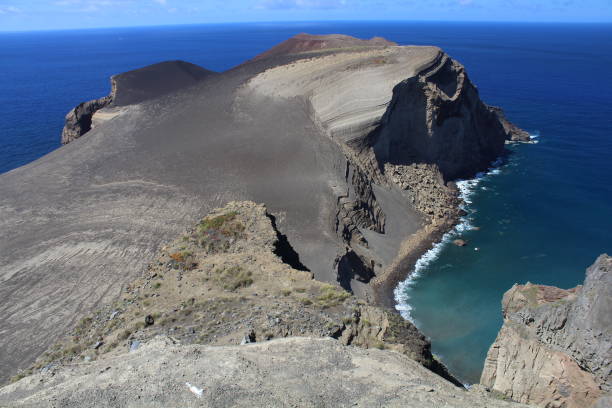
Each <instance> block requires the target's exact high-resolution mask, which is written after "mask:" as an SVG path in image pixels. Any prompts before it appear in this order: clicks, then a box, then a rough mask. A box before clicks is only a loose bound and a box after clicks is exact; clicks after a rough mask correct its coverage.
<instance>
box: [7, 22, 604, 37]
mask: <svg viewBox="0 0 612 408" xmlns="http://www.w3.org/2000/svg"><path fill="white" fill-rule="evenodd" d="M313 23H315V24H321V23H446V24H525V25H554V24H560V25H612V22H611V21H547V20H543V21H518V20H287V21H276V20H275V21H267V20H262V21H225V22H203V23H185V24H142V25H117V26H98V27H72V28H46V29H45V28H43V29H34V30H31V29H24V30H2V29H0V34H11V33H15V34H16V33H42V32H50V31H53V32H55V31H58V32H59V31H87V30H111V29H130V28H133V29H137V28H156V27H160V28H162V27H197V26H220V25H253V24H313Z"/></svg>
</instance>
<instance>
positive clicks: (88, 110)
mask: <svg viewBox="0 0 612 408" xmlns="http://www.w3.org/2000/svg"><path fill="white" fill-rule="evenodd" d="M114 88H115V87H114V84H113V90H114ZM113 97H114V91H113V92H111V94H110V95H108V96H105V97H104V98H100V99H94V100H93V101H89V102H83V103H81V104H79V105H78V106H77V107H75V108H74V109H72V110H71V111H70V112H68V114H67V115H66V123H65V125H64V129H63V130H62V140H61V141H62V144H63V145H65V144H68V143H70V142H72V141H73V140H75V139H78V138H79V137H81V136H83V135H84V134H85V133H87V132H89V131H90V130H91V125H92V120H93V115H94V114H95V113H96V112H97V111H99V110H100V109H103V108H106V107H107V106H110V104H111V103H112V102H113Z"/></svg>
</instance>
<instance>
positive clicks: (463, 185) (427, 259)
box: [393, 136, 538, 323]
mask: <svg viewBox="0 0 612 408" xmlns="http://www.w3.org/2000/svg"><path fill="white" fill-rule="evenodd" d="M534 137H538V136H534ZM502 164H504V162H503V160H502V159H501V158H500V159H497V160H495V161H494V162H493V163H491V167H490V168H489V170H488V171H486V172H481V173H478V174H476V176H475V177H474V178H472V179H469V180H458V181H456V185H457V189H458V190H459V198H461V200H462V202H463V203H462V204H461V206H460V208H461V209H462V210H464V211H465V212H466V213H467V215H465V216H463V217H461V218H460V219H459V222H458V223H457V225H455V227H454V228H453V229H452V230H450V231H449V232H447V233H446V234H444V235H443V236H442V239H441V240H440V241H439V242H437V243H435V244H434V245H433V246H432V247H431V249H429V250H428V251H427V252H425V253H424V254H423V255H422V256H421V257H420V258H419V259H418V260H417V261H416V263H415V264H414V270H413V271H412V273H411V274H410V275H409V276H408V278H407V279H406V280H405V281H403V282H400V284H399V285H397V287H396V288H395V290H394V291H393V294H394V297H395V303H396V305H395V308H396V309H397V310H398V311H399V312H400V314H401V315H402V317H404V319H407V320H409V321H411V322H412V323H414V319H413V317H412V314H411V312H412V306H411V305H410V295H409V293H408V288H410V287H412V286H414V284H415V283H416V281H417V280H418V279H419V277H420V276H421V275H422V274H423V272H424V271H425V270H426V269H427V267H428V266H429V265H430V264H431V263H432V262H433V261H435V260H436V259H437V258H438V256H439V255H440V252H442V249H443V248H444V246H445V245H447V244H448V243H449V242H452V240H453V239H455V238H456V237H457V236H458V235H461V234H462V233H464V232H465V231H469V230H471V229H474V226H473V225H472V217H471V215H472V214H474V213H475V212H476V210H475V209H473V208H471V204H472V196H473V195H474V192H475V191H476V189H477V187H478V185H479V184H480V183H481V182H482V181H483V180H484V179H485V178H487V177H490V176H493V175H496V174H499V173H501V169H500V166H501V165H502Z"/></svg>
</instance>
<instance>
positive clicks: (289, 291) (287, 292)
mask: <svg viewBox="0 0 612 408" xmlns="http://www.w3.org/2000/svg"><path fill="white" fill-rule="evenodd" d="M281 294H282V295H283V296H289V295H291V289H282V290H281Z"/></svg>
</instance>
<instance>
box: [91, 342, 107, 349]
mask: <svg viewBox="0 0 612 408" xmlns="http://www.w3.org/2000/svg"><path fill="white" fill-rule="evenodd" d="M103 344H104V342H102V341H98V342H96V344H94V346H93V348H94V350H97V349H99V348H100V347H102V345H103Z"/></svg>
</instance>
